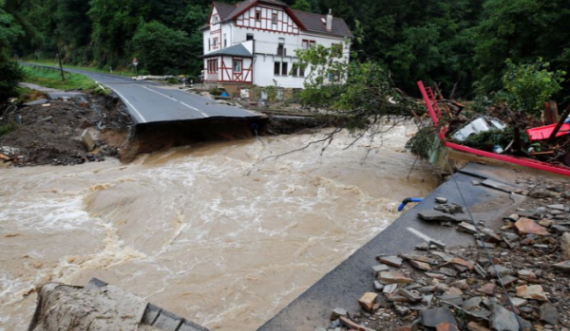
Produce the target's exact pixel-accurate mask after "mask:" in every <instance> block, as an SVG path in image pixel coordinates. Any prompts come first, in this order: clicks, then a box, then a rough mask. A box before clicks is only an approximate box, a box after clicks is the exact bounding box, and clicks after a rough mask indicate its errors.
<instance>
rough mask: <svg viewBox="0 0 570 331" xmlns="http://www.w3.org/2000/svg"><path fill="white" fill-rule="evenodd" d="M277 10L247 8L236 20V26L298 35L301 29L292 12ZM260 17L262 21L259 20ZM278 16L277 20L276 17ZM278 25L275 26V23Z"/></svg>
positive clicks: (261, 7) (260, 7)
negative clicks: (258, 16)
mask: <svg viewBox="0 0 570 331" xmlns="http://www.w3.org/2000/svg"><path fill="white" fill-rule="evenodd" d="M287 9H288V8H286V9H285V10H282V9H276V8H271V7H266V6H261V5H257V6H255V8H253V6H251V7H249V8H247V9H246V10H244V11H243V13H241V14H240V15H239V16H237V18H236V23H235V24H236V26H238V27H241V28H246V29H254V30H261V31H269V32H279V33H284V34H291V35H298V34H299V31H300V29H301V27H300V24H298V23H297V22H296V18H295V17H294V16H293V14H292V12H290V10H287ZM257 15H260V16H261V17H260V19H259V20H258V19H257ZM275 15H276V16H277V19H275V18H274V16H275ZM275 22H276V23H277V24H274V23H275Z"/></svg>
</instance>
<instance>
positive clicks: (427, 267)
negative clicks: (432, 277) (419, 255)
mask: <svg viewBox="0 0 570 331" xmlns="http://www.w3.org/2000/svg"><path fill="white" fill-rule="evenodd" d="M409 263H410V265H411V266H412V267H414V268H416V269H419V270H422V271H430V270H431V266H430V265H429V264H427V263H424V262H419V261H410V262H409Z"/></svg>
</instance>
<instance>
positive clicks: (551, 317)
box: [540, 303, 558, 326]
mask: <svg viewBox="0 0 570 331" xmlns="http://www.w3.org/2000/svg"><path fill="white" fill-rule="evenodd" d="M540 320H541V321H543V322H546V323H548V324H550V325H554V326H556V325H558V311H557V310H556V307H554V305H552V304H550V303H545V304H543V305H542V306H540Z"/></svg>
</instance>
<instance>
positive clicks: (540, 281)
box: [318, 183, 570, 331]
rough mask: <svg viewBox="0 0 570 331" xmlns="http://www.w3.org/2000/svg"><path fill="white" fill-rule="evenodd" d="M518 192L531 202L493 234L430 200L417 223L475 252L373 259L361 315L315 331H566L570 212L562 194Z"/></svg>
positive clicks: (343, 315) (424, 250) (420, 250)
mask: <svg viewBox="0 0 570 331" xmlns="http://www.w3.org/2000/svg"><path fill="white" fill-rule="evenodd" d="M524 184H527V185H528V188H529V190H528V191H527V192H524V193H527V194H528V195H529V196H530V197H533V196H534V197H537V198H536V199H527V201H526V202H525V203H524V205H523V206H522V207H524V208H522V207H521V208H518V209H517V210H516V211H515V213H513V214H511V215H506V216H505V217H504V219H503V226H502V227H501V228H500V231H499V230H492V229H491V228H490V227H488V226H487V225H486V222H484V221H478V222H476V224H473V223H472V222H471V220H469V219H468V216H465V214H464V213H463V208H462V207H461V206H459V205H457V204H454V203H447V200H446V199H443V198H442V199H438V200H436V202H437V203H439V205H437V207H436V208H435V209H434V210H431V211H427V212H421V213H419V215H418V218H419V219H420V220H419V221H421V222H437V223H441V224H442V225H448V226H450V225H451V226H453V227H455V228H456V231H461V232H464V233H467V234H470V235H472V236H473V240H474V244H475V246H476V247H477V249H475V248H474V247H471V248H456V249H446V247H445V244H444V243H438V242H430V243H424V244H422V245H420V246H417V247H416V251H414V252H408V253H402V254H399V255H397V256H384V255H380V256H378V257H377V261H378V264H377V265H374V266H372V267H371V269H370V272H371V273H373V274H374V276H375V280H374V282H373V284H372V286H371V289H372V288H373V289H374V290H373V291H370V292H367V293H363V294H362V297H361V298H360V299H359V303H360V306H361V308H362V309H361V311H360V312H354V313H349V312H347V311H346V310H345V309H343V308H336V309H334V310H333V311H332V314H331V321H332V322H331V324H330V326H329V327H328V329H318V330H323V331H324V330H335V331H342V330H358V331H368V330H399V331H407V330H437V331H444V330H445V331H452V330H469V331H484V330H495V331H518V330H537V331H540V330H560V331H568V330H570V204H564V200H563V199H564V198H565V197H567V196H569V195H570V194H568V193H570V192H566V193H562V194H561V193H560V190H558V191H559V192H556V191H557V188H556V187H554V186H538V185H534V184H532V183H524ZM503 288H504V289H503ZM505 290H506V292H505ZM355 299H356V298H355ZM331 308H332V307H331Z"/></svg>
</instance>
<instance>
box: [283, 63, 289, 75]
mask: <svg viewBox="0 0 570 331" xmlns="http://www.w3.org/2000/svg"><path fill="white" fill-rule="evenodd" d="M288 66H289V63H288V62H283V63H281V75H283V76H287V74H288V71H287V67H288Z"/></svg>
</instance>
